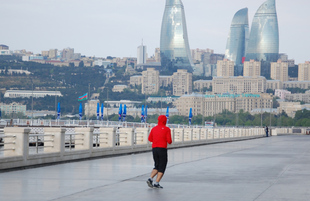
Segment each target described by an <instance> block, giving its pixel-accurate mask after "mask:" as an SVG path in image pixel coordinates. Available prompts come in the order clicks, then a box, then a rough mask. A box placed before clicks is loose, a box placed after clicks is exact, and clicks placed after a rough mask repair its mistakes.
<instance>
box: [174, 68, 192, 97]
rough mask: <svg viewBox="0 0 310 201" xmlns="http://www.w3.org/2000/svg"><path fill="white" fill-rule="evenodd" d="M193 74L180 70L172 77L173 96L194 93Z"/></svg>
mask: <svg viewBox="0 0 310 201" xmlns="http://www.w3.org/2000/svg"><path fill="white" fill-rule="evenodd" d="M192 76H193V75H192V73H188V72H187V70H185V69H178V71H177V72H175V73H173V75H172V86H173V95H174V96H182V95H184V94H191V93H192Z"/></svg>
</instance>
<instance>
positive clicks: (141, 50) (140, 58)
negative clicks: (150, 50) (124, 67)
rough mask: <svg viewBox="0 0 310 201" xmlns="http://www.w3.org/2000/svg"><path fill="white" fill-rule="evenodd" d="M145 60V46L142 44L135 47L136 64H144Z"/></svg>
mask: <svg viewBox="0 0 310 201" xmlns="http://www.w3.org/2000/svg"><path fill="white" fill-rule="evenodd" d="M146 60H147V52H146V46H144V45H143V44H142V45H140V46H139V47H138V48H137V65H139V64H146Z"/></svg>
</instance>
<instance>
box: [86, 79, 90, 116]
mask: <svg viewBox="0 0 310 201" xmlns="http://www.w3.org/2000/svg"><path fill="white" fill-rule="evenodd" d="M89 97H90V83H88V96H87V106H88V110H87V120H89V110H90V104H89Z"/></svg>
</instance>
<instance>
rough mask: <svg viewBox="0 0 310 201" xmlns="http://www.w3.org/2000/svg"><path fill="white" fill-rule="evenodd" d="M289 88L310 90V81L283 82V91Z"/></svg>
mask: <svg viewBox="0 0 310 201" xmlns="http://www.w3.org/2000/svg"><path fill="white" fill-rule="evenodd" d="M287 88H300V89H310V81H288V82H283V89H287Z"/></svg>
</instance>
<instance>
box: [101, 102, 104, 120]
mask: <svg viewBox="0 0 310 201" xmlns="http://www.w3.org/2000/svg"><path fill="white" fill-rule="evenodd" d="M103 108H104V106H103V103H102V104H101V120H103Z"/></svg>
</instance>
